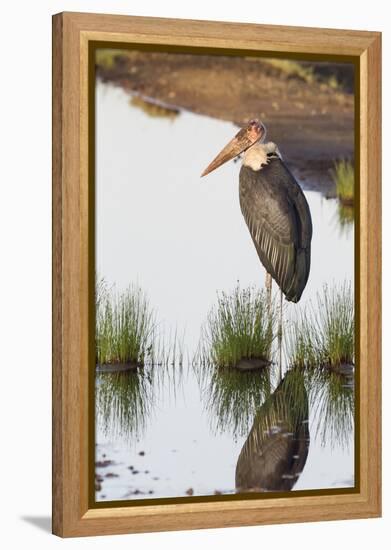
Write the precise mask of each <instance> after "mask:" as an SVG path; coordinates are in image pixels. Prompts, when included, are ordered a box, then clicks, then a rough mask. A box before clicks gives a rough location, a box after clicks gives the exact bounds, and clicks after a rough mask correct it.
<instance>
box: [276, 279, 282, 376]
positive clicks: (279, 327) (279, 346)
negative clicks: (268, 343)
mask: <svg viewBox="0 0 391 550" xmlns="http://www.w3.org/2000/svg"><path fill="white" fill-rule="evenodd" d="M282 299H283V295H282V290H281V289H280V312H279V313H280V318H279V320H278V334H277V336H278V354H279V357H278V363H279V365H278V368H279V378H280V381H281V380H282Z"/></svg>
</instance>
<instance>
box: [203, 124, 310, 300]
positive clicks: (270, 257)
mask: <svg viewBox="0 0 391 550" xmlns="http://www.w3.org/2000/svg"><path fill="white" fill-rule="evenodd" d="M265 136H266V128H265V126H264V125H263V124H262V123H261V122H259V121H258V120H251V121H250V122H249V123H248V125H246V126H245V127H243V128H242V129H241V130H240V131H239V132H238V133H237V134H236V135H235V137H234V138H233V139H232V140H231V141H230V142H229V143H228V144H227V145H226V146H225V147H224V148H223V149H222V151H221V152H220V153H219V154H218V155H217V157H216V158H215V159H214V160H213V161H212V162H211V163H210V164H209V166H208V167H207V168H206V169H205V170H204V172H203V173H202V174H201V176H206V174H209V173H210V172H212V170H215V169H216V168H218V167H219V166H221V165H222V164H224V163H225V162H227V161H228V160H230V159H233V158H234V157H237V156H238V155H240V154H241V153H244V156H243V163H242V167H241V169H240V175H239V201H240V208H241V211H242V214H243V217H244V219H245V220H246V223H247V226H248V229H249V231H250V234H251V237H252V240H253V242H254V245H255V248H256V251H257V253H258V256H259V259H260V260H261V263H262V265H263V266H264V268H265V269H266V272H267V276H266V286H267V288H268V293H269V299H270V296H271V284H272V279H271V278H273V279H274V280H275V281H276V283H277V285H278V286H279V288H280V289H281V291H282V293H284V295H285V297H286V299H287V300H289V301H291V302H298V301H299V300H300V298H301V295H302V293H303V290H304V288H305V286H306V284H307V280H308V276H309V272H310V263H311V238H312V221H311V213H310V209H309V206H308V203H307V200H306V198H305V196H304V194H303V192H302V190H301V188H300V186H299V184H298V183H297V181H296V180H295V178H294V177H293V175H292V174H291V172H290V171H289V170H288V168H287V167H286V165H285V164H284V162H283V161H282V158H281V155H280V152H279V150H278V147H277V146H276V144H275V143H272V142H269V143H264V139H265ZM281 300H282V294H281Z"/></svg>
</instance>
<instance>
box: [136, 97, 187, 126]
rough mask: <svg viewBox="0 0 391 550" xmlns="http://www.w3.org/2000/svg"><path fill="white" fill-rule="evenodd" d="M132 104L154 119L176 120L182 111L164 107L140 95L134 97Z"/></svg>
mask: <svg viewBox="0 0 391 550" xmlns="http://www.w3.org/2000/svg"><path fill="white" fill-rule="evenodd" d="M130 104H131V105H133V107H137V108H138V109H141V110H142V111H143V112H144V113H146V114H147V115H148V116H151V117H154V118H168V119H171V120H174V119H175V118H176V117H177V116H178V115H179V114H180V110H179V109H177V108H175V107H171V106H168V105H164V104H163V103H159V102H157V101H156V100H154V101H152V99H146V98H143V97H141V96H138V95H134V96H132V98H131V100H130Z"/></svg>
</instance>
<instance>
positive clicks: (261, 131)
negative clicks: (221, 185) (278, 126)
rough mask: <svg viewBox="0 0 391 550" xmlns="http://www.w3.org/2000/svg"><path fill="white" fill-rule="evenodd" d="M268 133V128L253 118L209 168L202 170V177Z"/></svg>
mask: <svg viewBox="0 0 391 550" xmlns="http://www.w3.org/2000/svg"><path fill="white" fill-rule="evenodd" d="M265 135H266V128H265V126H264V125H263V124H262V123H261V122H258V121H257V120H251V121H250V122H249V124H248V125H247V126H245V127H244V128H242V129H241V130H239V132H238V133H237V134H236V135H235V137H234V138H233V139H231V141H230V142H229V143H227V145H226V146H225V147H224V149H222V150H221V151H220V153H219V154H218V155H217V157H216V158H214V159H213V160H212V162H211V163H210V164H209V166H208V167H207V168H205V170H204V171H203V172H202V174H201V177H203V176H206V175H207V174H209V173H210V172H212V171H213V170H216V168H218V167H219V166H221V165H222V164H224V163H225V162H227V161H229V160H231V159H233V158H235V157H237V156H238V155H240V153H243V151H246V149H248V148H249V147H251V146H252V145H254V143H256V142H257V141H260V140H262V139H263V138H264V137H265Z"/></svg>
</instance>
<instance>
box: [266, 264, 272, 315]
mask: <svg viewBox="0 0 391 550" xmlns="http://www.w3.org/2000/svg"><path fill="white" fill-rule="evenodd" d="M272 283H273V279H272V276H271V275H270V273H268V272H267V271H266V277H265V287H266V295H267V307H268V310H269V314H270V311H271V306H272Z"/></svg>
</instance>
